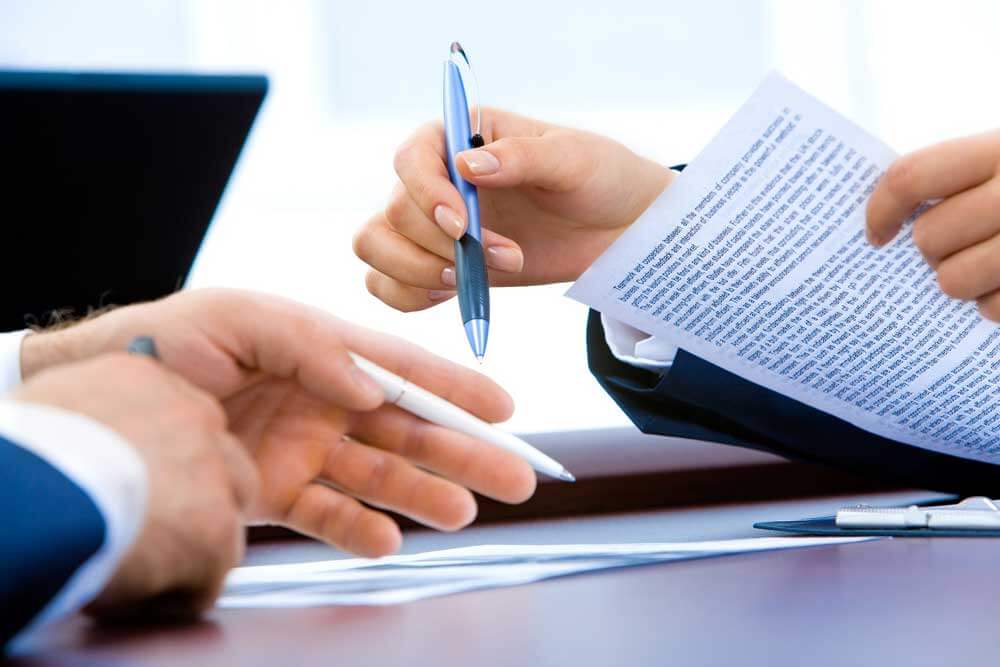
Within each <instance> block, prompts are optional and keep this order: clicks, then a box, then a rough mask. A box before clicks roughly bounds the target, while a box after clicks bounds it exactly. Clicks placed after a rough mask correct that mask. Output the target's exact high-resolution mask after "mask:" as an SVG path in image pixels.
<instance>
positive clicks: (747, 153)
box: [568, 74, 1000, 463]
mask: <svg viewBox="0 0 1000 667" xmlns="http://www.w3.org/2000/svg"><path fill="white" fill-rule="evenodd" d="M895 157H896V156H895V154H894V153H893V152H892V150H891V149H889V148H888V147H887V146H885V145H884V144H883V143H881V142H880V141H878V140H877V139H875V138H873V137H872V136H870V135H868V134H867V133H865V132H864V131H863V130H861V129H860V128H858V127H857V126H855V125H854V124H853V123H851V122H850V121H848V120H846V119H845V118H843V117H842V116H840V115H839V114H837V113H836V112H834V111H832V110H831V109H829V108H827V107H826V106H824V105H822V104H821V103H819V102H818V101H816V100H815V99H813V98H812V97H810V96H809V95H807V94H806V93H805V92H803V91H802V90H800V89H799V88H797V87H796V86H794V85H793V84H791V83H789V82H788V81H786V80H785V79H783V78H782V77H780V76H778V75H777V74H772V75H771V76H769V77H768V78H767V79H766V80H765V81H764V83H763V84H762V85H761V87H760V88H759V89H758V90H757V91H756V92H755V93H754V94H753V96H752V97H751V98H750V100H749V101H748V102H747V103H746V104H745V105H744V106H743V108H741V109H740V110H739V111H738V112H737V113H736V115H735V116H734V117H733V118H732V119H731V120H730V121H729V122H728V123H727V124H726V126H725V127H724V128H723V129H722V131H721V132H720V133H719V135H718V136H717V137H716V138H715V139H714V140H713V141H712V142H711V143H710V144H709V145H708V147H707V148H705V150H704V151H703V152H702V153H701V154H700V155H699V156H698V157H697V158H696V159H695V160H694V161H693V162H692V163H691V164H690V165H688V167H687V168H686V169H685V170H684V172H683V173H682V174H681V175H680V176H679V177H678V178H677V180H676V181H675V182H674V183H673V184H672V185H671V186H670V187H669V188H668V189H667V190H666V191H665V192H664V193H663V194H662V195H661V196H660V197H659V199H657V200H656V202H654V203H653V205H652V206H651V207H650V208H649V209H648V210H647V211H646V212H645V213H644V214H643V215H642V216H641V217H640V218H639V220H638V221H636V223H635V224H633V225H632V227H631V228H630V229H629V230H628V231H627V232H626V233H625V234H623V235H622V236H621V238H619V239H618V241H617V242H615V243H614V244H613V245H612V246H611V247H610V248H609V249H608V250H607V251H606V252H605V253H604V254H603V255H602V256H601V257H600V258H598V259H597V261H596V262H595V263H594V264H593V265H592V266H591V267H590V269H589V270H588V271H587V272H586V273H584V274H583V276H582V277H581V278H580V279H579V280H578V281H577V282H576V283H575V284H574V285H573V286H572V287H571V288H570V290H569V293H568V295H569V296H570V297H572V298H574V299H577V300H578V301H582V302H584V303H586V304H588V305H590V306H591V307H593V308H594V309H596V310H598V311H600V312H602V313H604V314H605V315H608V316H610V317H612V318H615V319H618V320H621V321H623V322H626V323H628V324H630V325H632V326H634V327H636V328H638V329H640V330H642V331H645V332H647V333H650V334H653V335H656V336H662V337H664V338H665V339H667V340H669V341H671V342H673V343H675V344H677V345H678V346H679V347H681V348H683V349H685V350H687V351H688V352H691V353H692V354H696V355H698V356H699V357H702V358H703V359H705V360H707V361H709V362H711V363H713V364H715V365H717V366H720V367H722V368H724V369H726V370H728V371H730V372H732V373H735V374H737V375H740V376H742V377H744V378H746V379H748V380H751V381H753V382H755V383H757V384H760V385H763V386H765V387H768V388H770V389H773V390H775V391H778V392H781V393H782V394H785V395H787V396H790V397H791V398H794V399H796V400H799V401H801V402H803V403H806V404H808V405H811V406H813V407H815V408H818V409H820V410H824V411H826V412H829V413H831V414H833V415H836V416H838V417H840V418H842V419H845V420H847V421H848V422H851V423H853V424H855V425H857V426H860V427H861V428H864V429H867V430H869V431H871V432H873V433H877V434H880V435H883V436H886V437H889V438H892V439H894V440H899V441H902V442H906V443H909V444H911V445H916V446H919V447H924V448H926V449H931V450H935V451H939V452H945V453H948V454H952V455H956V456H962V457H966V458H970V459H978V460H983V461H989V462H991V463H998V462H1000V402H998V401H997V399H996V396H997V393H998V392H1000V372H997V368H998V366H1000V328H998V327H997V326H996V325H994V324H992V323H989V322H985V321H983V320H982V318H980V316H979V314H978V312H977V311H976V307H975V305H974V304H972V303H968V302H961V301H953V300H951V299H949V298H948V297H947V296H945V295H944V294H943V293H942V292H941V291H940V289H939V288H938V286H937V282H936V279H935V276H934V274H933V272H932V271H931V269H930V268H929V267H928V266H927V264H926V263H925V262H924V261H923V259H922V257H921V256H920V253H919V251H918V250H917V248H916V246H915V245H914V244H913V242H912V239H911V237H910V232H911V229H912V226H911V225H906V226H905V227H904V231H903V233H902V234H901V236H900V237H899V238H897V239H896V240H895V241H894V242H893V243H892V244H891V245H890V246H888V247H886V248H883V249H881V250H877V249H874V248H872V247H870V246H868V245H867V243H866V242H865V235H864V218H865V205H866V202H867V199H868V196H869V195H870V194H871V192H872V190H873V188H874V185H875V182H876V181H877V180H878V178H879V176H880V175H881V174H882V172H883V171H884V170H885V169H886V168H887V167H888V165H889V164H890V163H891V162H892V160H893V159H894V158H895Z"/></svg>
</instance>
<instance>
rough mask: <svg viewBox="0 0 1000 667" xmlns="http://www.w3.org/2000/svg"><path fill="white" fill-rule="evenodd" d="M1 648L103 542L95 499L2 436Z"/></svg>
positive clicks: (56, 592) (0, 445)
mask: <svg viewBox="0 0 1000 667" xmlns="http://www.w3.org/2000/svg"><path fill="white" fill-rule="evenodd" d="M0 516H2V517H3V524H2V526H0V646H3V645H5V644H7V642H8V641H9V640H10V639H11V638H12V637H13V636H14V635H15V634H16V633H17V632H18V631H19V630H20V629H21V628H23V627H24V626H25V625H27V624H28V623H29V622H30V621H31V620H32V619H33V618H34V617H35V616H36V615H37V614H38V613H39V612H40V611H41V610H42V609H44V608H45V605H46V604H47V603H48V602H49V601H50V600H52V598H54V597H55V596H56V595H57V594H58V593H59V591H60V590H61V589H62V588H63V586H65V585H66V583H67V582H68V581H69V579H70V577H72V575H73V573H74V572H76V570H77V569H78V568H79V567H80V566H81V565H83V564H84V563H85V562H86V561H87V560H88V559H89V558H90V557H91V556H93V555H94V554H95V553H96V552H97V551H98V549H100V547H101V545H102V544H103V543H104V536H105V523H104V517H103V515H102V514H101V511H100V510H99V509H98V507H97V506H96V505H95V504H94V501H93V500H92V499H91V498H90V496H89V495H87V494H86V493H85V492H84V491H83V490H82V489H81V488H80V487H79V486H77V484H76V483H75V482H73V481H72V480H70V479H69V478H68V477H66V475H64V474H63V473H62V472H61V471H60V470H58V469H57V468H55V467H53V466H52V465H51V464H49V463H48V462H47V461H45V460H44V459H42V458H40V457H38V456H36V455H35V454H33V453H32V452H30V451H28V450H26V449H22V448H21V447H19V446H17V445H16V444H14V443H13V442H11V441H9V440H6V439H4V438H3V437H0Z"/></svg>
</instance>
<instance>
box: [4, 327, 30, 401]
mask: <svg viewBox="0 0 1000 667" xmlns="http://www.w3.org/2000/svg"><path fill="white" fill-rule="evenodd" d="M29 333H30V332H29V331H28V330H27V329H25V330H23V331H12V332H10V333H0V394H6V393H7V392H9V391H10V390H12V389H14V388H15V387H17V386H18V385H19V384H21V341H23V340H24V337H25V336H26V335H28V334H29Z"/></svg>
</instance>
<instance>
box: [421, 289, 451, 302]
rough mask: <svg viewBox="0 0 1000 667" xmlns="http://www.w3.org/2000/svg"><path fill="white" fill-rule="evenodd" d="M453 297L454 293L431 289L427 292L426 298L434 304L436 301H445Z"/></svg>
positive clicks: (446, 290)
mask: <svg viewBox="0 0 1000 667" xmlns="http://www.w3.org/2000/svg"><path fill="white" fill-rule="evenodd" d="M453 296H455V291H454V290H448V289H444V290H440V289H432V290H430V291H429V292H427V298H428V299H429V300H431V301H434V302H435V303H436V302H438V301H447V300H448V299H450V298H451V297H453Z"/></svg>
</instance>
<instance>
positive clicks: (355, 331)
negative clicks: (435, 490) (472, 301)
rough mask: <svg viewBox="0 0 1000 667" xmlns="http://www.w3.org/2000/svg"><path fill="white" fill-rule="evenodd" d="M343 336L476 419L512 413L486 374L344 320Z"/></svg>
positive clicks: (493, 418) (366, 354) (503, 394)
mask: <svg viewBox="0 0 1000 667" xmlns="http://www.w3.org/2000/svg"><path fill="white" fill-rule="evenodd" d="M344 340H345V341H346V342H347V344H348V346H349V347H350V348H351V349H352V350H355V351H356V352H357V353H358V354H360V355H361V356H363V357H366V358H367V359H370V360H371V361H374V362H375V363H377V364H378V365H380V366H382V367H383V368H385V369H386V370H388V371H391V372H392V373H395V374H396V375H399V376H400V377H403V378H405V379H407V380H409V381H410V382H412V383H413V384H415V385H417V386H419V387H423V388H424V389H426V390H428V391H430V392H433V393H435V394H437V395H438V396H440V397H441V398H443V399H445V400H446V401H450V402H452V403H454V404H455V405H458V406H459V407H461V408H463V409H465V410H468V411H469V412H471V413H473V414H474V415H476V416H478V417H479V418H480V419H484V420H486V421H489V422H502V421H505V420H507V419H510V416H511V415H512V414H513V413H514V402H513V401H512V400H511V398H510V396H509V395H508V394H507V392H505V391H504V390H503V389H502V388H500V386H499V385H498V384H496V383H495V382H493V381H492V380H490V379H489V378H488V377H486V376H485V375H482V374H481V373H477V372H476V371H474V370H472V369H470V368H465V367H464V366H460V365H458V364H456V363H454V362H452V361H448V360H447V359H443V358H441V357H439V356H437V355H434V354H431V353H430V352H428V351H427V350H424V349H423V348H421V347H419V346H417V345H414V344H413V343H410V342H408V341H404V340H402V339H400V338H396V337H394V336H390V335H388V334H384V333H380V332H377V331H372V330H371V329H366V328H364V327H359V326H357V325H352V324H348V323H345V324H344Z"/></svg>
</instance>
